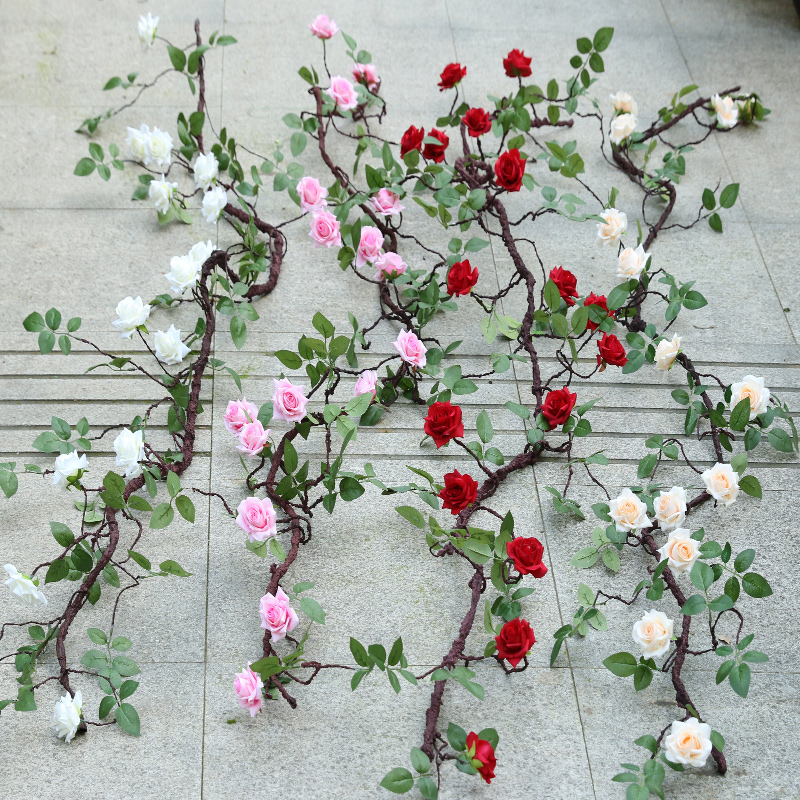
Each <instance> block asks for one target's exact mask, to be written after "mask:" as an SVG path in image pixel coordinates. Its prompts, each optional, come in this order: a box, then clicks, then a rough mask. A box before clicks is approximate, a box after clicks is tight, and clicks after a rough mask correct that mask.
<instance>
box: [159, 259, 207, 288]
mask: <svg viewBox="0 0 800 800" xmlns="http://www.w3.org/2000/svg"><path fill="white" fill-rule="evenodd" d="M169 266H170V270H169V272H167V273H166V274H165V275H164V277H165V278H166V279H167V280H168V281H169V290H170V292H172V294H174V295H175V296H176V297H177V296H178V295H181V294H183V293H184V292H185V291H186V290H187V289H190V288H193V287H194V286H197V279H198V278H199V277H200V265H199V264H198V263H197V261H195V260H194V259H193V258H192V257H191V255H188V256H173V257H172V259H171V260H170V262H169Z"/></svg>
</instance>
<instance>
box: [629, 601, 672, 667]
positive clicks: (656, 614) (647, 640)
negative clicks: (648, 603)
mask: <svg viewBox="0 0 800 800" xmlns="http://www.w3.org/2000/svg"><path fill="white" fill-rule="evenodd" d="M633 641H634V642H636V644H638V645H639V647H641V648H642V655H643V656H644V657H645V658H658V656H663V655H664V653H666V652H667V650H669V645H670V642H671V641H672V620H671V619H669V617H667V615H666V614H664V613H663V612H662V611H656V610H655V609H651V610H650V611H648V612H647V613H646V614H645V615H644V616H643V617H642V618H641V619H640V620H639V621H638V622H636V623H634V625H633Z"/></svg>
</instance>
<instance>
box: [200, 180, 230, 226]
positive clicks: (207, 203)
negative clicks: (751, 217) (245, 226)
mask: <svg viewBox="0 0 800 800" xmlns="http://www.w3.org/2000/svg"><path fill="white" fill-rule="evenodd" d="M227 204H228V192H227V191H226V190H225V188H224V187H223V186H214V187H213V188H211V189H209V190H208V191H207V192H206V193H205V194H204V195H203V216H204V217H205V218H206V222H216V221H217V220H218V219H219V215H220V214H221V213H222V209H223V208H225V206H226V205H227Z"/></svg>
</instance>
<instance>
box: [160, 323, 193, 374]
mask: <svg viewBox="0 0 800 800" xmlns="http://www.w3.org/2000/svg"><path fill="white" fill-rule="evenodd" d="M155 344H156V358H158V360H159V361H163V362H164V363H165V364H168V365H172V364H180V363H181V361H183V358H184V356H185V355H186V354H187V353H188V352H189V348H188V347H187V346H186V345H185V344H184V343H183V342H182V341H181V332H180V331H179V330H177V329H176V328H175V326H174V325H170V326H169V330H168V331H167V332H166V333H165V332H164V331H157V332H156V335H155Z"/></svg>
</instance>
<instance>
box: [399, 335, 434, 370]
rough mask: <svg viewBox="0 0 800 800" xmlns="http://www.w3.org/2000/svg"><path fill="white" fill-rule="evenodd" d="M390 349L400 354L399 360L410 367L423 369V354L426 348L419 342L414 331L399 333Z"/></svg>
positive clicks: (424, 362)
mask: <svg viewBox="0 0 800 800" xmlns="http://www.w3.org/2000/svg"><path fill="white" fill-rule="evenodd" d="M392 347H394V349H395V350H397V352H398V353H400V358H402V359H403V361H405V362H406V363H407V364H411V366H412V367H424V366H425V364H426V363H427V358H426V357H425V353H427V352H428V348H427V347H425V345H424V344H422V342H421V341H420V340H419V338H418V337H417V335H416V334H415V333H414V331H400V333H399V334H398V336H397V341H394V342H392Z"/></svg>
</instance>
